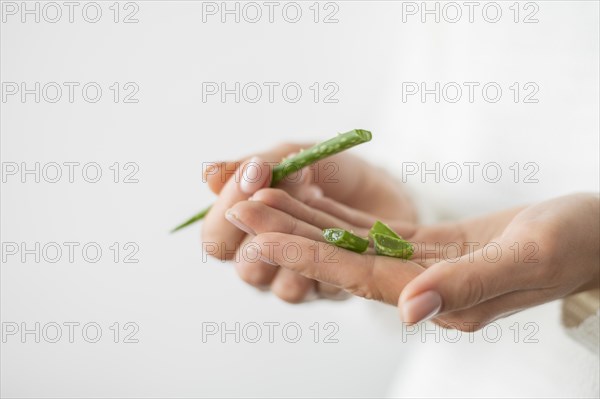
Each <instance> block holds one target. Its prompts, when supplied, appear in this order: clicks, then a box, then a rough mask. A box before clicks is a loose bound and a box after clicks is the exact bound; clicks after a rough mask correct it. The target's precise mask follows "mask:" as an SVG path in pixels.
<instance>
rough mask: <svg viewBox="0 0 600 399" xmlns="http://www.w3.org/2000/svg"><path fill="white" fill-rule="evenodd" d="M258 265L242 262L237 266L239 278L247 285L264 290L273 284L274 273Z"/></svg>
mask: <svg viewBox="0 0 600 399" xmlns="http://www.w3.org/2000/svg"><path fill="white" fill-rule="evenodd" d="M262 266H263V265H260V264H258V263H248V262H240V263H238V264H236V271H237V273H238V276H239V277H240V279H242V281H244V282H245V283H247V284H249V285H251V286H253V287H257V288H262V287H265V286H268V285H269V284H271V281H272V279H273V273H271V271H269V270H268V269H267V268H265V267H262Z"/></svg>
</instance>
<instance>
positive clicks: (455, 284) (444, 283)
mask: <svg viewBox="0 0 600 399" xmlns="http://www.w3.org/2000/svg"><path fill="white" fill-rule="evenodd" d="M510 245H512V244H510V243H502V242H500V243H496V242H491V243H489V244H487V245H486V246H485V247H483V248H482V249H480V250H478V251H475V252H473V253H471V254H467V255H464V256H463V257H461V258H460V259H458V260H457V261H456V262H454V263H451V262H449V261H442V262H439V263H437V264H435V265H433V266H431V267H429V268H427V269H426V270H425V272H423V273H422V274H421V275H420V276H418V277H417V278H415V279H414V280H413V281H411V282H410V283H409V284H408V285H407V286H406V288H405V289H404V290H403V291H402V295H401V296H400V300H399V304H398V305H399V310H400V315H401V318H402V320H403V321H404V322H406V323H416V322H418V321H421V320H425V319H427V318H430V317H433V316H436V315H439V314H444V313H449V312H455V311H458V310H462V309H467V308H471V307H473V306H476V305H478V304H480V303H482V302H485V301H487V300H490V299H492V298H495V297H498V296H500V295H503V294H506V293H509V292H513V291H516V290H519V289H521V288H525V287H528V286H535V284H533V282H534V280H535V273H533V272H532V271H533V270H534V269H533V268H529V267H526V266H525V267H524V266H522V265H521V264H519V263H515V262H514V259H513V256H512V253H511V251H510V249H509V246H510Z"/></svg>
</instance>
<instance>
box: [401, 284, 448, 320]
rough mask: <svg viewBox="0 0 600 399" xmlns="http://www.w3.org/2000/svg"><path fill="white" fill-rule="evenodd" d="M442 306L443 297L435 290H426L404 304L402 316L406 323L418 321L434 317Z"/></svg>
mask: <svg viewBox="0 0 600 399" xmlns="http://www.w3.org/2000/svg"><path fill="white" fill-rule="evenodd" d="M441 308H442V297H441V296H440V294H438V293H437V292H435V291H425V292H423V293H422V294H419V295H417V296H415V297H413V298H411V299H409V300H408V301H406V302H404V303H403V304H402V309H401V313H400V314H401V316H402V320H403V321H404V322H406V323H418V322H420V321H424V320H427V319H430V318H432V317H433V316H435V315H436V314H438V312H439V311H440V309H441Z"/></svg>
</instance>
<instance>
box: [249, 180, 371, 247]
mask: <svg viewBox="0 0 600 399" xmlns="http://www.w3.org/2000/svg"><path fill="white" fill-rule="evenodd" d="M312 187H314V188H315V190H320V189H319V188H318V187H316V186H312V185H311V186H309V188H312ZM305 191H309V193H305V194H304V195H305V196H306V198H305V200H306V199H308V198H309V196H310V195H313V196H319V195H321V194H320V193H319V192H318V191H313V192H312V193H311V192H310V191H311V190H310V189H309V190H305ZM251 200H252V201H256V202H261V203H263V204H265V205H268V206H269V207H271V208H274V209H278V210H280V211H282V212H285V213H286V214H288V215H290V216H292V217H294V218H296V219H299V220H302V221H304V222H306V223H308V224H310V225H313V226H315V227H317V228H319V229H321V230H322V229H326V228H330V227H339V228H343V229H345V230H354V232H355V233H356V234H358V235H361V236H366V235H367V234H368V230H366V229H364V228H359V227H357V226H356V225H353V224H350V223H348V222H347V221H345V220H342V219H339V218H337V217H335V216H332V215H330V214H328V213H325V212H323V211H321V210H318V209H315V208H312V207H311V206H309V205H307V204H305V203H303V202H301V200H298V199H297V198H294V197H292V196H291V195H289V194H288V193H286V192H285V191H282V190H279V189H275V188H263V189H261V190H259V191H257V192H256V194H254V195H253V196H252V198H251ZM272 231H276V230H272ZM262 232H263V233H264V232H266V231H262ZM278 232H280V233H288V232H286V231H278ZM290 234H292V233H290Z"/></svg>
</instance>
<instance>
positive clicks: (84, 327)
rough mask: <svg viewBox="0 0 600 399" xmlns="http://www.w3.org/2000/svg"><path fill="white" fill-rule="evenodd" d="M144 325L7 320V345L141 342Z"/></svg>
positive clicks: (4, 326) (4, 327)
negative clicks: (141, 329) (139, 334)
mask: <svg viewBox="0 0 600 399" xmlns="http://www.w3.org/2000/svg"><path fill="white" fill-rule="evenodd" d="M139 331H140V326H139V325H138V323H136V322H132V321H126V322H122V323H121V322H116V321H115V322H109V323H105V322H96V321H85V322H79V321H61V322H57V321H47V322H39V321H35V322H26V321H21V322H17V321H3V322H2V343H3V344H16V343H19V344H30V343H35V344H40V343H42V344H44V343H46V344H57V343H69V344H73V343H78V342H85V343H88V344H96V343H99V342H112V343H115V344H120V343H122V344H137V343H139V342H140V340H139V337H138V333H139Z"/></svg>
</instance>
